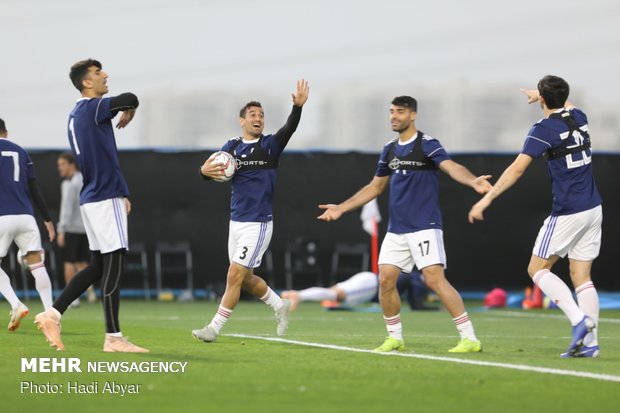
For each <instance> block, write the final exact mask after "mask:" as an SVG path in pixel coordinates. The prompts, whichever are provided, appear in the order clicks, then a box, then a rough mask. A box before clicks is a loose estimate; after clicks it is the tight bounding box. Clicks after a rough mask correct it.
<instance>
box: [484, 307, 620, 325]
mask: <svg viewBox="0 0 620 413" xmlns="http://www.w3.org/2000/svg"><path fill="white" fill-rule="evenodd" d="M480 314H489V315H492V314H496V315H499V316H507V317H523V318H553V319H558V320H559V319H561V320H567V318H566V316H565V315H563V314H541V313H524V312H520V311H502V310H492V311H489V312H486V313H480ZM598 321H599V323H600V322H601V321H602V322H604V323H618V324H620V318H605V317H601V318H599V319H598Z"/></svg>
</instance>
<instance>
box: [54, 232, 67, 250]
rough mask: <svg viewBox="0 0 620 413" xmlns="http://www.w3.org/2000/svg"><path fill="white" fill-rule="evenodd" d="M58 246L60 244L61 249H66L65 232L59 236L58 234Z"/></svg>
mask: <svg viewBox="0 0 620 413" xmlns="http://www.w3.org/2000/svg"><path fill="white" fill-rule="evenodd" d="M56 235H57V237H56V244H58V246H59V247H60V248H64V247H65V233H64V232H59V233H58V234H56Z"/></svg>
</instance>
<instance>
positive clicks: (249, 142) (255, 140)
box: [241, 135, 263, 145]
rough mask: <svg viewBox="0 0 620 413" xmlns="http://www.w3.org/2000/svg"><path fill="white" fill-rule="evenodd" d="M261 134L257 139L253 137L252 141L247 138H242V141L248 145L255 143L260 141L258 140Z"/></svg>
mask: <svg viewBox="0 0 620 413" xmlns="http://www.w3.org/2000/svg"><path fill="white" fill-rule="evenodd" d="M261 136H263V135H261ZM261 136H259V137H258V138H256V139H252V140H251V141H246V140H245V139H243V138H241V142H243V143H245V144H246V145H251V144H253V143H256V142H258V140H259V139H260V138H261Z"/></svg>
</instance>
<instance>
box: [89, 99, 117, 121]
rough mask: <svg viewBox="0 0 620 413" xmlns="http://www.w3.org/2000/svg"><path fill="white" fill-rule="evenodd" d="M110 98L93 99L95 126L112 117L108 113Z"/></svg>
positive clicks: (109, 112) (110, 113)
mask: <svg viewBox="0 0 620 413" xmlns="http://www.w3.org/2000/svg"><path fill="white" fill-rule="evenodd" d="M110 100H111V98H101V99H94V102H93V103H94V104H95V105H96V107H95V123H96V124H97V125H99V124H101V123H103V122H106V121H108V120H110V119H112V118H113V117H114V115H113V114H112V112H111V111H110Z"/></svg>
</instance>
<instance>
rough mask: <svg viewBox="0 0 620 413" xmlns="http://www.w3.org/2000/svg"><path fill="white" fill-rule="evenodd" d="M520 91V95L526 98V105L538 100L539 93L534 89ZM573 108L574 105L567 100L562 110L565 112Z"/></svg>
mask: <svg viewBox="0 0 620 413" xmlns="http://www.w3.org/2000/svg"><path fill="white" fill-rule="evenodd" d="M520 90H521V93H523V94H524V95H525V96H527V103H534V102H538V99H540V93H539V92H538V90H536V89H520ZM574 107H575V105H574V104H573V103H572V102H570V101H568V100H567V101H566V102H565V103H564V109H566V110H570V109H572V108H574Z"/></svg>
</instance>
